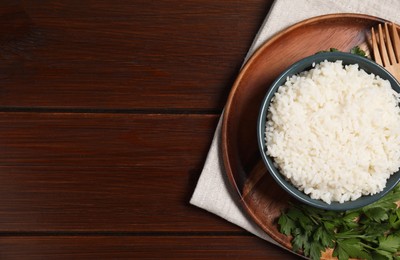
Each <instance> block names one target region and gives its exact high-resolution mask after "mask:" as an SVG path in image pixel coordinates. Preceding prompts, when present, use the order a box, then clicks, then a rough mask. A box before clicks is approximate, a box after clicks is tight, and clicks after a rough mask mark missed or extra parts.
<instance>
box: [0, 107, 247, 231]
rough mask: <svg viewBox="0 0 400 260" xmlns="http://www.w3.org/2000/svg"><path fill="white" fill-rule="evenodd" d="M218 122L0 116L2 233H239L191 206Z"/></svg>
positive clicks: (104, 116) (171, 117) (201, 117)
mask: <svg viewBox="0 0 400 260" xmlns="http://www.w3.org/2000/svg"><path fill="white" fill-rule="evenodd" d="M217 121H218V116H213V115H209V116H206V115H147V114H146V115H135V114H80V113H74V114H60V113H55V114H54V113H0V136H1V137H2V138H1V140H0V146H1V149H2V152H1V153H0V163H1V165H0V180H1V183H2V188H1V189H0V212H1V214H0V231H2V232H5V231H18V230H21V229H22V230H25V231H48V230H57V231H69V230H73V231H82V230H86V231H95V230H102V231H127V232H142V231H166V230H167V231H183V230H187V229H190V230H193V231H203V230H212V231H224V230H239V229H238V228H234V227H233V226H232V225H221V224H222V223H223V221H222V220H220V219H219V218H216V217H213V216H208V214H206V213H205V212H203V211H202V210H200V209H197V208H195V207H191V206H189V203H188V201H189V199H190V195H191V193H192V191H193V188H194V186H195V184H196V182H197V179H198V177H199V174H200V172H201V167H202V165H203V163H204V160H205V155H206V152H207V149H208V146H209V144H210V141H211V138H212V135H213V133H214V128H215V126H216V124H217ZM208 218H210V219H209V220H207V219H208Z"/></svg>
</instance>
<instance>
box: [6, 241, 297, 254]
mask: <svg viewBox="0 0 400 260" xmlns="http://www.w3.org/2000/svg"><path fill="white" fill-rule="evenodd" d="M0 258H1V259H18V260H19V259H28V260H31V259H32V260H34V259H193V260H195V259H198V260H201V259H203V260H204V259H221V260H224V259H226V260H231V259H260V260H261V259H262V260H264V259H276V260H278V259H289V260H290V259H298V258H296V257H295V256H294V255H292V254H291V253H289V252H287V251H284V250H283V249H281V248H279V247H276V246H274V245H272V244H268V243H266V242H265V241H263V240H261V239H259V238H257V237H254V236H246V237H237V236H218V237H216V236H195V235H192V236H190V235H189V236H172V237H168V236H132V237H123V236H122V237H121V236H117V237H115V236H98V237H75V236H72V237H71V236H67V237H64V236H61V237H46V236H44V237H7V238H4V237H1V238H0Z"/></svg>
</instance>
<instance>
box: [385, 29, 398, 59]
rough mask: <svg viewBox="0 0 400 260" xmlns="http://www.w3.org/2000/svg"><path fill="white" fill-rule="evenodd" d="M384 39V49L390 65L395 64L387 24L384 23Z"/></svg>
mask: <svg viewBox="0 0 400 260" xmlns="http://www.w3.org/2000/svg"><path fill="white" fill-rule="evenodd" d="M385 39H386V49H387V51H388V53H389V58H390V64H396V63H397V61H396V57H395V56H394V51H393V45H392V40H391V39H390V34H389V29H388V24H387V23H385Z"/></svg>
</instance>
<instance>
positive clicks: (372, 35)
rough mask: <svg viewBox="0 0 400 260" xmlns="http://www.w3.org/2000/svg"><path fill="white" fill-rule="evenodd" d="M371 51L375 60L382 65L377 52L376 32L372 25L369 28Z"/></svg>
mask: <svg viewBox="0 0 400 260" xmlns="http://www.w3.org/2000/svg"><path fill="white" fill-rule="evenodd" d="M371 37H372V51H373V53H374V59H375V62H376V63H378V64H379V65H381V66H383V63H382V58H381V55H380V54H379V49H378V43H377V41H376V33H375V29H374V27H372V28H371Z"/></svg>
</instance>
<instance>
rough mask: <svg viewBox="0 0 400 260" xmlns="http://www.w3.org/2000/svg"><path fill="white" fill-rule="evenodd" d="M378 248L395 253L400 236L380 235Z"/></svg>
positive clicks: (398, 246) (399, 245)
mask: <svg viewBox="0 0 400 260" xmlns="http://www.w3.org/2000/svg"><path fill="white" fill-rule="evenodd" d="M378 249H381V250H384V251H387V252H391V253H396V252H397V251H399V249H400V237H398V236H394V235H389V236H386V237H385V236H382V237H380V238H379V247H378Z"/></svg>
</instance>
